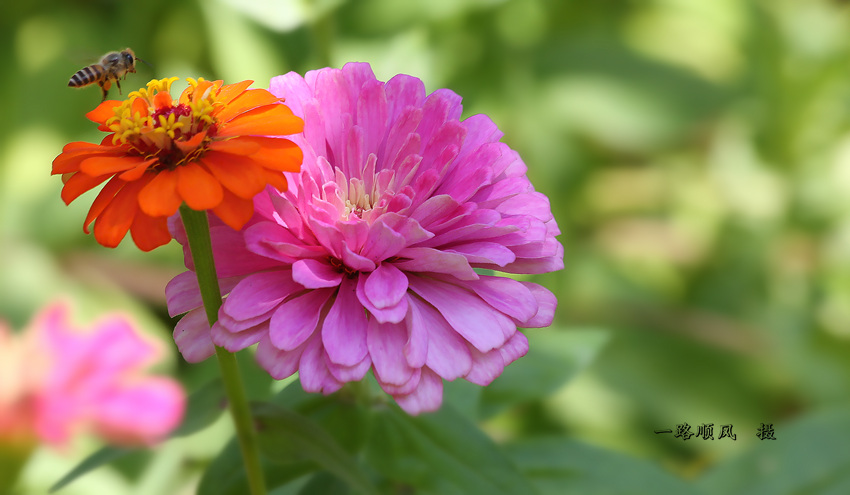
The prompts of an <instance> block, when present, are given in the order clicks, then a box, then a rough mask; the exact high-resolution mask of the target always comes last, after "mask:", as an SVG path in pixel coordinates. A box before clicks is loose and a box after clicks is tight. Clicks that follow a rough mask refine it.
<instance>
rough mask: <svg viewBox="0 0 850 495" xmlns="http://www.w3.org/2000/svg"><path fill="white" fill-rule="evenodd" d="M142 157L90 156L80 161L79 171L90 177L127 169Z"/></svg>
mask: <svg viewBox="0 0 850 495" xmlns="http://www.w3.org/2000/svg"><path fill="white" fill-rule="evenodd" d="M143 161H144V159H143V158H142V157H140V156H92V157H89V158H86V159H85V160H83V161H82V163H80V172H82V173H84V174H86V175H90V176H92V177H94V176H97V175H106V174H114V173H115V172H123V171H124V170H129V169H131V168H133V167H135V166H137V165H138V164H140V163H142V162H143Z"/></svg>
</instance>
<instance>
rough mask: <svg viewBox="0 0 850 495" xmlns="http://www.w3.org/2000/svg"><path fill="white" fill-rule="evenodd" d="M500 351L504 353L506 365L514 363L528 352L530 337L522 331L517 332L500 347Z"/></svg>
mask: <svg viewBox="0 0 850 495" xmlns="http://www.w3.org/2000/svg"><path fill="white" fill-rule="evenodd" d="M499 353H500V354H501V355H502V361H504V363H505V366H507V365H509V364H511V363H513V362H514V361H516V360H517V359H519V358H521V357H523V356H525V355H526V354H527V353H528V338H527V337H526V336H525V335H524V334H523V333H522V332H517V333H515V334H514V335H513V337H511V338H510V339H508V341H507V342H505V345H503V346H502V347H500V348H499Z"/></svg>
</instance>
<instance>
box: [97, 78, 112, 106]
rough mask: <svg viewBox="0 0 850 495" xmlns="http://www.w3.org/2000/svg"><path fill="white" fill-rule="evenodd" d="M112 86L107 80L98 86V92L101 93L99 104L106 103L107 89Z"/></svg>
mask: <svg viewBox="0 0 850 495" xmlns="http://www.w3.org/2000/svg"><path fill="white" fill-rule="evenodd" d="M111 86H112V83H111V82H110V81H109V80H108V79H107V80H106V82H104V83H103V84H101V85H100V90H101V91H103V99H102V100H100V102H101V103H103V102H104V101H106V97H107V96H108V95H109V88H110V87H111Z"/></svg>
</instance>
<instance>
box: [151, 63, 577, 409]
mask: <svg viewBox="0 0 850 495" xmlns="http://www.w3.org/2000/svg"><path fill="white" fill-rule="evenodd" d="M270 90H271V92H272V93H273V94H274V95H275V96H279V97H283V98H285V100H286V103H287V105H289V107H290V108H291V109H292V111H293V112H294V113H295V114H296V115H298V116H299V117H301V118H303V119H304V122H305V126H304V132H303V133H301V134H298V135H296V136H294V137H293V141H294V142H296V143H297V144H298V145H299V147H301V149H302V150H303V151H304V164H303V166H302V172H301V173H300V175H293V174H288V177H287V178H288V179H289V180H290V188H289V191H287V192H285V193H278V192H276V191H272V190H270V189H269V190H267V192H268V194H260V195H258V196H257V197H255V198H254V205H255V215H254V218H253V219H252V220H251V221H250V222H249V223H248V224H247V225H246V227H245V228H244V229H243V230H242V231H240V232H235V231H233V230H230V229H228V228H227V227H225V226H223V224H221V222H219V221H217V220H216V219H215V218H212V238H213V246H214V252H215V256H216V263H217V267H218V268H217V269H218V273H219V277H220V278H221V283H222V290H223V292H225V293H226V292H230V294H229V296H228V297H227V298H226V300H225V302H224V305H223V307H222V309H221V311H220V313H219V318H220V319H219V322H218V323H217V324H216V325H214V326H213V328H212V331H210V329H209V326H208V325H207V324H206V320H205V317H204V313H203V310H202V309H196V308H199V306H200V305H201V301H200V296H199V294H198V288H197V281H196V279H195V275H194V273H193V272H186V273H183V274H181V275H179V276H178V277H176V278H175V279H174V280H172V281H171V283H170V284H169V286H168V288H167V289H166V293H167V296H168V306H169V310H170V312H171V314H172V315H176V314H180V313H185V312H187V311H188V312H189V313H188V314H187V315H186V316H185V317H184V318H183V319H182V320H181V321H180V322H179V323H178V325H177V327H176V329H175V333H174V336H175V340H176V342H177V345H178V347H179V348H180V351H181V352H182V353H183V355H184V357H185V358H186V359H187V360H189V361H193V362H194V361H200V360H203V359H206V358H207V357H209V356H210V355H212V353H213V352H214V348H213V345H212V344H213V342H214V343H215V344H217V345H219V346H222V347H225V348H226V349H228V350H231V351H236V350H239V349H243V348H245V347H248V346H250V345H252V344H256V343H259V346H258V348H257V360H258V361H259V363H260V365H261V366H263V367H264V368H265V369H266V370H267V371H268V372H269V373H270V374H271V375H272V376H273V377H275V378H277V379H282V378H284V377H287V376H289V375H292V374H293V373H294V372H296V371H298V372H300V379H301V384H302V386H303V387H304V390H306V391H308V392H324V393H326V394H327V393H331V392H334V391H336V390H338V389H339V388H340V387H342V385H343V384H344V383H346V382H349V381H356V380H360V379H361V378H363V376H364V375H365V374H366V372H367V371H369V369H370V368H371V369H373V370H374V374H375V377H376V378H377V380H378V383H380V385H381V387H382V388H383V390H384V391H386V392H387V393H388V394H391V395H392V396H393V397H394V398H395V400H396V401H397V402H398V404H399V405H400V406H401V407H402V408H403V409H404V410H406V411H407V412H408V413H411V414H417V413H419V412H422V411H431V410H435V409H437V408H438V407H439V406H440V404H441V401H442V380H443V379H446V380H454V379H457V378H465V379H466V380H469V381H470V382H473V383H477V384H480V385H487V384H489V383H490V382H491V381H492V380H493V379H494V378H496V377H497V376H499V375H500V374H501V373H502V370H503V369H504V367H505V365H507V364H509V363H511V362H512V361H514V360H515V359H517V358H518V357H520V356H523V355H524V354H525V353H526V352H527V350H528V341H527V340H526V337H525V336H524V335H523V334H522V333H520V332H517V326H521V327H527V328H528V327H544V326H548V325H549V324H551V322H552V318H553V314H554V311H555V306H556V300H555V296H554V295H553V294H552V293H551V292H549V291H548V290H546V289H545V288H543V287H541V286H540V285H537V284H534V283H530V282H524V281H517V280H514V279H511V278H506V277H498V276H490V275H483V274H480V273H478V272H476V271H475V270H473V269H474V268H483V269H492V270H498V271H502V272H509V273H544V272H550V271H554V270H559V269H561V268H563V247H562V246H561V244H560V243H559V242H558V241H557V240H556V239H555V236H556V235H558V234H559V233H560V232H559V230H558V227H557V224H556V222H555V220H554V218H553V216H552V212H551V210H550V207H549V200H548V198H546V196H544V195H543V194H540V193H538V192H535V190H534V188H533V187H532V185H531V183H530V182H529V180H528V178H527V177H526V175H525V174H526V166H525V164H524V163H523V162H522V160H521V159H520V157H519V155H517V153H516V152H515V151H513V150H511V149H510V148H509V147H508V146H507V145H505V144H503V143H500V142H499V139H500V138H501V136H502V133H501V132H500V131H499V130H498V128H497V127H496V125H495V124H494V123H493V122H492V121H491V120H490V119H489V118H488V117H486V116H485V115H474V116H472V117H469V118H468V119H466V120H464V121H460V120H459V117H460V115H461V104H460V97H459V96H458V95H456V94H455V93H453V92H452V91H449V90H446V89H441V90H438V91H435V92H434V93H432V94H430V95H428V96H426V95H425V88H424V85H423V84H422V81H420V80H419V79H417V78H414V77H411V76H406V75H398V76H395V77H393V78H392V79H391V80H390V81H388V82H387V83H383V82H380V81H378V80H377V79H376V78H375V76H374V74H373V73H372V70H371V68H370V67H369V65H368V64H363V63H352V64H347V65H346V66H345V67H343V68H342V69H341V70H339V69H321V70H317V71H311V72H308V73H307V74H306V76H305V77H304V78H302V77H301V76H299V75H298V74H295V73H289V74H286V75H283V76H279V77H275V78H274V79H272V82H271V87H270ZM171 227H172V231H173V233H174V234H175V237H176V238H177V239H178V241H180V242H181V243H183V245H184V246H186V238H185V234H184V233H183V231H182V226H181V225H180V224H179V222H176V221H173V222H172V224H171ZM184 251H185V252H186V261H187V266H188V267H189V268H190V269H191V268H192V263H191V259H190V257H189V254H188V250H187V249H184Z"/></svg>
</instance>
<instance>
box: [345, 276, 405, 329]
mask: <svg viewBox="0 0 850 495" xmlns="http://www.w3.org/2000/svg"><path fill="white" fill-rule="evenodd" d="M405 295H406V293H405ZM357 299H358V300H359V301H360V304H362V305H363V307H364V308H366V309H367V310H368V311H369V314H370V315H372V317H373V318H374V319H376V320H377V321H378V322H380V323H398V322H400V321H401V320H403V319H404V316H405V315H406V314H407V306H408V302H407V297H404V296H402V298H401V300H399V302H398V303H397V304H395V305H394V306H390V307H387V308H377V307H375V305H374V304H372V301H371V300H369V298H368V297H366V277H365V276H360V277H358V278H357Z"/></svg>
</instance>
